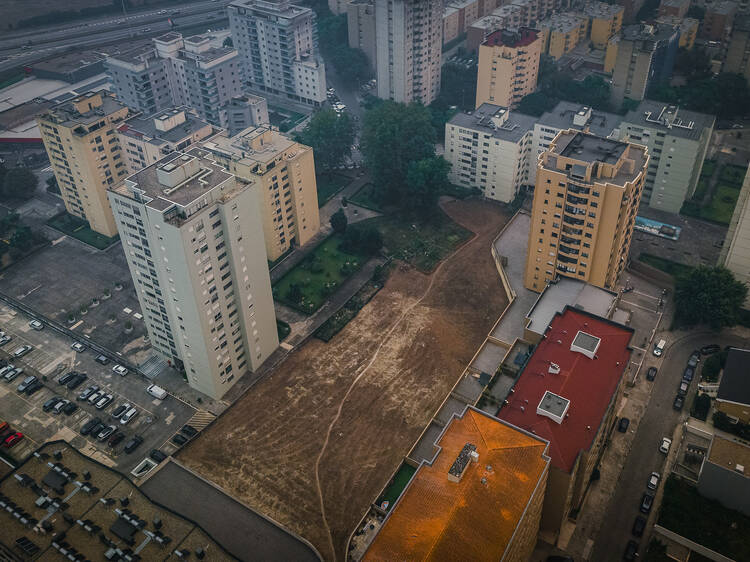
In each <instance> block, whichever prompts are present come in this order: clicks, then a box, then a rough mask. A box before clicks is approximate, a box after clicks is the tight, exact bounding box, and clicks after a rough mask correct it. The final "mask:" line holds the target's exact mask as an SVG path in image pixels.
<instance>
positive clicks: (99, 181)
mask: <svg viewBox="0 0 750 562" xmlns="http://www.w3.org/2000/svg"><path fill="white" fill-rule="evenodd" d="M128 113H129V110H128V108H127V107H126V106H124V105H123V104H121V103H120V102H118V101H117V100H116V99H115V96H114V95H112V94H110V93H109V92H107V91H106V90H101V91H98V92H89V93H86V94H83V95H80V96H77V97H75V98H73V99H71V100H69V101H66V102H62V103H60V104H57V105H55V106H52V107H51V108H49V109H48V110H47V111H45V112H44V113H42V114H41V115H38V116H37V119H36V120H37V123H38V125H39V132H40V133H41V136H42V141H43V142H44V148H45V149H46V150H47V154H48V155H49V160H50V164H51V165H52V171H53V172H54V174H55V178H57V184H58V185H59V186H60V194H61V195H62V198H63V201H64V202H65V209H66V210H67V211H68V212H69V213H70V214H71V215H75V216H76V217H79V218H81V219H83V220H85V221H88V223H89V226H91V229H92V230H94V231H95V232H98V233H99V234H103V235H104V236H110V237H111V236H114V235H115V234H117V227H116V226H115V219H114V217H113V216H112V209H111V208H110V206H109V200H108V199H107V188H108V187H111V186H114V185H117V184H118V183H120V182H121V181H122V180H123V179H124V177H125V176H126V175H127V173H128V172H127V166H126V162H125V159H124V158H123V155H122V151H121V149H120V143H119V141H118V138H117V134H116V133H117V131H116V127H117V125H118V124H119V123H121V122H122V121H123V120H124V119H125V118H127V116H128Z"/></svg>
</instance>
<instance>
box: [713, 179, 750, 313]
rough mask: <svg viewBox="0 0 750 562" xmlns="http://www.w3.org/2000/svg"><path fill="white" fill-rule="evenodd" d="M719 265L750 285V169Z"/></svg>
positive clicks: (749, 299) (748, 304) (748, 303)
mask: <svg viewBox="0 0 750 562" xmlns="http://www.w3.org/2000/svg"><path fill="white" fill-rule="evenodd" d="M719 264H721V265H723V266H724V267H726V268H727V269H728V270H729V271H731V272H732V273H734V276H735V277H736V278H737V279H739V280H740V281H742V282H743V283H745V284H746V285H750V168H748V172H747V173H745V181H744V182H743V183H742V189H741V190H740V196H739V197H738V199H737V204H736V205H735V207H734V213H732V220H731V221H730V222H729V230H727V236H726V238H725V239H724V245H723V246H722V247H721V254H720V255H719ZM745 308H746V309H750V295H748V297H747V298H746V299H745Z"/></svg>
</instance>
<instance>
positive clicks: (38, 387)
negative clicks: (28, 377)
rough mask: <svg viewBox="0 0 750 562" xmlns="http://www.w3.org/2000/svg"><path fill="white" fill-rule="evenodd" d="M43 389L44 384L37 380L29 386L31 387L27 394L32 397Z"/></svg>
mask: <svg viewBox="0 0 750 562" xmlns="http://www.w3.org/2000/svg"><path fill="white" fill-rule="evenodd" d="M42 388H44V384H42V381H40V380H35V381H34V382H32V383H31V384H30V385H29V387H28V388H27V389H26V394H27V395H28V396H31V395H32V394H34V393H35V392H37V391H39V390H41V389H42Z"/></svg>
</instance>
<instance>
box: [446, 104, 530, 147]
mask: <svg viewBox="0 0 750 562" xmlns="http://www.w3.org/2000/svg"><path fill="white" fill-rule="evenodd" d="M500 110H505V111H509V110H508V109H507V108H505V107H502V106H499V105H494V104H491V103H483V104H482V105H481V106H479V107H478V108H477V109H476V110H475V111H473V112H472V113H471V115H469V114H468V113H466V112H463V111H462V112H460V113H457V114H456V115H454V116H453V118H452V119H451V120H450V121H449V123H450V124H451V125H456V126H458V127H464V128H465V129H471V130H473V131H479V132H483V133H486V134H489V135H490V136H492V137H494V138H496V139H502V140H506V141H510V142H518V141H519V140H521V138H522V137H523V136H524V135H525V134H526V133H527V132H528V131H530V130H532V129H533V128H534V124H535V123H536V121H537V119H536V117H531V116H530V115H525V114H523V113H517V112H514V111H510V115H508V120H507V121H506V122H505V123H504V124H503V125H502V126H501V127H496V126H494V125H493V123H492V117H493V116H494V115H496V114H497V113H498V112H499V111H500Z"/></svg>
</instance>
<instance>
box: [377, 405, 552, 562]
mask: <svg viewBox="0 0 750 562" xmlns="http://www.w3.org/2000/svg"><path fill="white" fill-rule="evenodd" d="M466 443H473V444H474V445H476V451H477V453H478V454H479V461H478V462H477V463H470V464H469V466H468V467H467V468H466V471H465V472H464V475H463V478H462V479H461V481H460V482H451V481H450V480H448V470H449V469H450V467H451V465H452V464H453V461H455V460H456V457H457V456H458V453H459V452H460V451H461V449H462V448H463V446H464V445H465V444H466ZM438 445H439V446H440V447H441V448H442V450H441V451H440V452H439V453H438V455H437V458H436V459H435V461H434V463H433V464H432V465H427V464H425V465H423V466H422V467H421V468H420V469H419V470H418V471H417V472H416V474H415V475H414V477H413V479H412V481H411V484H410V485H409V486H408V487H407V489H406V490H405V491H404V493H403V495H402V496H401V499H400V500H399V501H398V503H396V505H395V506H394V507H393V508H392V512H391V513H390V515H389V517H388V518H387V519H386V520H385V522H384V524H383V527H382V528H381V529H380V532H379V533H378V535H377V536H376V537H375V539H374V540H373V542H372V544H371V545H370V547H369V549H368V550H367V552H366V553H365V556H364V560H367V561H375V560H388V561H391V560H405V559H408V560H436V561H437V560H440V561H443V560H472V561H477V562H478V561H482V560H487V561H492V562H497V561H498V560H500V559H501V557H502V556H503V553H504V552H505V549H506V547H507V545H508V543H509V541H510V539H511V537H512V536H513V532H514V531H515V529H516V526H517V525H518V522H519V521H520V519H521V516H522V515H523V513H524V510H525V509H526V506H527V505H528V503H529V501H530V500H531V497H532V495H533V493H534V490H535V489H536V488H537V485H538V484H539V482H540V480H541V479H542V478H546V470H547V466H548V465H549V458H548V457H547V456H546V455H545V451H546V448H547V442H546V441H543V440H541V439H539V438H537V437H534V436H532V435H529V434H527V433H522V432H521V431H520V430H519V429H517V428H515V427H514V426H512V425H510V424H507V423H506V422H501V421H499V420H497V419H495V418H492V417H490V416H488V415H486V414H483V413H482V412H479V411H477V410H474V409H471V408H469V409H467V410H466V412H465V413H464V415H463V417H462V418H454V419H453V421H452V422H451V423H450V425H449V426H448V428H447V429H446V431H445V433H444V434H443V436H442V437H441V439H440V441H439V442H438ZM487 465H490V466H491V467H492V468H491V469H490V470H488V469H487ZM483 478H486V483H482V479H483Z"/></svg>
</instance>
